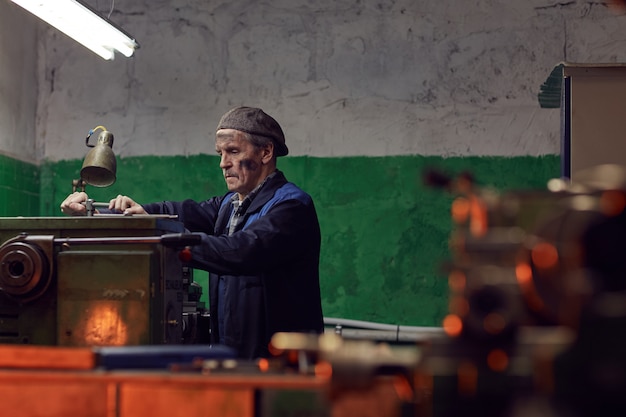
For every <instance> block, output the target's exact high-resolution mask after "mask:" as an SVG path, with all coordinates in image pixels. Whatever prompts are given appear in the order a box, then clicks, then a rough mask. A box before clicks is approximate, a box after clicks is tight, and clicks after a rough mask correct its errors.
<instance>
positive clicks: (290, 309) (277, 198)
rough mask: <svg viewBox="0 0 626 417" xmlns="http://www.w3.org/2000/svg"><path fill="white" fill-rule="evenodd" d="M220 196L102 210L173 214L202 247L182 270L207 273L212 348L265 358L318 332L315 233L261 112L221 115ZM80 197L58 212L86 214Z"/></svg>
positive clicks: (116, 203)
mask: <svg viewBox="0 0 626 417" xmlns="http://www.w3.org/2000/svg"><path fill="white" fill-rule="evenodd" d="M215 150H216V152H217V153H218V155H220V168H221V169H222V172H223V174H224V179H225V181H226V186H227V187H228V193H226V194H225V195H222V196H216V197H212V198H210V199H208V200H205V201H202V202H196V201H193V200H185V201H181V202H174V201H163V202H159V203H150V204H144V205H141V204H138V203H137V202H135V201H134V200H133V199H132V198H130V197H127V196H122V195H120V196H118V197H117V198H114V199H113V200H111V201H110V204H109V209H110V210H114V211H117V212H121V213H124V214H170V215H177V216H178V219H179V220H180V221H181V222H183V224H184V225H185V228H186V229H187V230H189V231H190V232H199V233H201V236H202V243H201V244H200V245H198V246H195V247H193V249H192V253H193V260H192V261H191V263H190V266H192V267H194V268H199V269H203V270H207V271H209V308H210V322H211V342H212V343H214V344H222V345H226V346H230V347H232V348H234V349H235V350H236V351H237V352H238V356H239V357H241V358H246V359H254V358H259V357H267V356H269V350H268V345H269V342H270V339H271V337H272V335H273V334H274V333H276V332H306V333H321V332H322V331H323V328H324V324H323V316H322V307H321V296H320V286H319V255H320V244H321V238H320V228H319V222H318V219H317V213H316V210H315V206H314V204H313V200H312V199H311V197H310V196H309V195H308V194H307V193H305V192H304V191H303V190H301V189H300V188H299V187H298V186H296V185H295V184H293V183H291V182H288V181H287V179H286V178H285V175H284V174H283V173H282V172H281V171H279V170H278V169H277V168H276V158H277V157H279V156H284V155H287V153H288V148H287V146H286V144H285V136H284V134H283V130H282V128H281V127H280V125H279V124H278V122H277V121H276V120H275V119H274V118H272V117H271V116H269V115H268V114H266V113H265V112H264V111H263V110H261V109H259V108H252V107H237V108H234V109H232V110H230V111H228V112H227V113H226V114H225V115H224V116H222V118H221V120H220V122H219V124H218V126H217V131H216V135H215ZM87 198H88V196H87V194H86V193H84V192H77V193H74V194H71V195H70V196H68V197H67V198H66V199H65V201H63V203H61V210H62V211H63V212H64V213H66V214H72V215H84V214H85V213H86V210H85V206H84V205H83V204H81V203H83V202H85V201H86V200H87Z"/></svg>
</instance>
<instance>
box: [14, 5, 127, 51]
mask: <svg viewBox="0 0 626 417" xmlns="http://www.w3.org/2000/svg"><path fill="white" fill-rule="evenodd" d="M11 1H12V2H14V3H16V4H18V5H20V6H22V7H23V8H24V9H26V10H28V11H29V12H31V13H32V14H34V15H35V16H37V17H39V18H40V19H42V20H44V21H46V22H48V23H49V24H50V25H52V26H54V27H55V28H57V29H58V30H60V31H61V32H63V33H65V34H66V35H67V36H69V37H70V38H72V39H74V40H75V41H76V42H78V43H80V44H82V45H83V46H85V47H87V48H89V49H91V50H92V51H93V52H95V53H96V54H98V55H100V56H101V57H102V58H104V59H107V60H110V59H113V58H114V57H115V51H118V52H120V53H121V54H122V55H124V56H126V57H131V56H132V55H133V53H134V52H135V49H137V48H139V44H137V42H136V41H135V40H134V39H132V38H131V37H130V36H129V35H128V34H126V33H124V32H123V31H122V30H121V29H120V28H118V27H116V26H115V25H114V24H113V23H112V22H110V21H109V20H107V19H105V18H103V17H101V16H99V15H98V14H97V13H96V12H95V11H94V10H92V9H91V8H90V7H89V6H87V5H86V4H83V3H81V2H80V1H77V0H11Z"/></svg>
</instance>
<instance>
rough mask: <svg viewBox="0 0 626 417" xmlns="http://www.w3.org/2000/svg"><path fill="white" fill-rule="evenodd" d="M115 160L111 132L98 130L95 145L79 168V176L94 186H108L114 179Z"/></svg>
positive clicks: (115, 170)
mask: <svg viewBox="0 0 626 417" xmlns="http://www.w3.org/2000/svg"><path fill="white" fill-rule="evenodd" d="M116 172H117V161H116V159H115V154H114V153H113V133H111V132H109V131H106V130H105V131H103V132H100V135H98V141H97V142H96V145H95V146H94V147H93V149H91V150H90V151H89V152H88V153H87V156H85V160H84V161H83V167H82V169H81V170H80V177H81V179H82V180H83V181H84V182H85V183H86V184H90V185H93V186H95V187H108V186H109V185H111V184H113V183H114V182H115V180H116Z"/></svg>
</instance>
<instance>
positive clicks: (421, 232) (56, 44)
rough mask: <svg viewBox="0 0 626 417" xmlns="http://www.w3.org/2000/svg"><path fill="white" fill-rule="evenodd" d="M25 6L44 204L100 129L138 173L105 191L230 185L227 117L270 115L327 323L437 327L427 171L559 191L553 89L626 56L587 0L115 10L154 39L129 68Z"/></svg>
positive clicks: (249, 0)
mask: <svg viewBox="0 0 626 417" xmlns="http://www.w3.org/2000/svg"><path fill="white" fill-rule="evenodd" d="M90 4H92V5H96V3H95V2H93V1H92V2H90ZM100 7H101V9H102V10H103V11H104V12H108V7H109V5H108V4H103V2H100ZM7 13H11V14H12V15H17V16H20V19H23V24H22V25H20V26H19V27H17V28H13V29H14V30H12V31H11V32H10V34H9V36H14V34H17V33H24V34H26V35H25V36H26V37H29V36H30V37H32V36H34V35H33V34H34V33H35V32H36V31H38V34H39V36H38V38H37V39H38V40H37V50H38V55H37V56H38V64H37V67H36V68H35V66H34V64H33V65H31V66H29V70H30V71H35V74H36V75H35V76H33V77H31V76H30V75H28V74H26V75H23V76H20V75H19V74H17V73H16V72H15V71H14V72H9V76H8V77H9V78H6V77H7V76H6V75H5V74H4V73H3V74H0V78H2V80H3V81H4V84H10V85H13V84H15V83H24V82H25V83H32V82H34V83H35V84H36V85H38V86H39V88H38V96H37V111H36V116H37V117H36V121H35V122H34V123H32V124H29V125H28V126H29V127H30V128H31V129H35V138H36V139H35V146H31V147H30V149H31V152H26V153H28V156H29V157H30V158H32V159H33V160H34V161H37V162H38V163H41V168H40V169H41V172H42V174H41V177H40V178H41V187H40V210H39V213H40V214H41V215H58V214H59V212H58V204H59V202H60V200H61V199H62V198H63V197H64V196H65V195H66V194H67V193H68V192H69V191H71V179H72V178H76V176H77V175H78V172H79V170H80V164H81V161H82V158H83V157H84V155H85V153H86V152H87V148H86V147H85V146H84V138H85V136H86V134H87V132H88V130H89V129H91V128H93V127H95V126H97V125H104V126H106V127H107V128H108V129H109V130H111V131H112V132H113V133H114V134H115V144H114V150H115V152H116V154H117V155H118V163H119V165H120V168H119V169H118V182H117V183H116V184H115V185H114V186H113V187H111V188H106V189H92V190H90V193H91V194H92V196H95V197H96V199H98V200H106V199H108V198H109V197H111V196H112V195H115V194H117V193H124V194H129V195H132V196H134V197H136V198H137V199H138V200H139V201H146V202H147V201H152V200H154V199H162V198H172V199H179V198H184V197H192V198H197V199H201V198H206V197H208V196H210V195H213V194H215V193H220V192H223V190H224V188H223V181H222V180H221V178H220V177H219V169H218V167H217V158H216V157H215V156H210V155H212V154H213V152H214V150H213V149H214V148H213V133H214V130H215V125H216V123H217V121H218V119H219V117H220V115H221V114H222V113H224V112H225V111H226V110H227V109H229V108H230V107H233V106H236V105H241V104H246V105H254V106H260V107H263V108H264V109H265V110H266V111H268V112H269V113H270V114H272V115H274V116H275V117H276V118H277V119H278V120H279V121H280V122H281V123H282V125H283V127H284V130H285V133H286V135H287V143H288V145H289V147H290V150H291V153H290V156H288V157H286V158H284V159H282V160H280V161H279V167H280V168H281V169H283V170H285V172H286V173H287V175H288V177H289V178H290V179H292V180H294V181H295V182H297V183H298V184H300V185H302V186H303V187H304V188H305V189H307V190H308V191H310V192H311V194H312V196H313V197H314V199H315V200H316V203H317V208H318V211H319V214H320V222H321V225H322V230H323V233H324V243H323V249H322V250H323V253H322V286H323V288H322V291H323V297H324V309H325V314H326V315H327V316H341V317H347V318H353V319H362V320H374V321H383V322H395V323H400V324H407V325H436V324H439V320H440V318H441V317H442V315H443V314H444V312H445V310H446V307H447V304H446V302H447V301H446V300H447V288H446V284H445V280H443V279H442V275H445V274H444V273H443V272H442V268H441V266H442V264H443V261H444V260H445V257H446V256H447V237H448V235H449V233H450V220H449V214H448V207H449V203H450V196H447V195H445V194H443V193H441V192H435V191H433V190H428V189H426V188H425V187H424V186H423V185H422V184H421V178H420V177H421V173H422V171H423V169H424V168H427V167H429V166H434V167H439V168H442V169H444V170H449V171H451V172H458V171H461V170H470V171H472V172H475V173H476V174H477V177H478V178H479V179H480V181H481V183H482V184H489V185H494V186H497V187H498V188H501V189H506V188H509V189H510V188H515V187H519V188H526V187H528V188H542V187H543V186H544V184H545V182H546V181H547V179H549V178H550V177H553V176H556V175H558V168H559V160H558V153H559V124H560V116H559V111H558V110H557V109H550V110H549V109H541V108H540V107H539V104H538V101H537V93H538V91H539V86H540V85H541V83H543V82H544V81H545V79H546V77H547V76H548V74H549V73H550V71H551V70H552V68H553V67H554V65H555V64H557V63H558V62H560V61H570V62H623V61H625V58H626V48H624V43H625V40H626V18H625V17H624V16H619V15H616V14H614V13H612V12H611V11H610V10H609V9H608V8H607V7H606V5H605V4H603V3H597V2H587V1H568V2H562V1H560V2H559V1H555V0H543V1H539V0H529V1H518V2H512V1H509V0H478V1H473V2H460V1H452V0H428V1H426V0H424V1H415V0H396V1H391V0H389V1H373V0H351V1H347V0H326V1H317V2H311V1H306V0H278V1H259V0H233V1H222V0H212V1H203V2H200V1H196V2H189V1H159V0H150V1H148V0H137V1H132V2H131V1H116V2H115V10H114V11H113V13H112V14H111V19H112V20H113V21H115V22H116V23H117V24H119V25H120V26H122V27H123V28H124V29H125V30H126V31H128V32H130V33H131V34H132V35H134V36H135V37H136V38H137V40H138V42H139V43H140V44H141V48H140V49H139V50H138V51H137V53H136V55H135V56H134V57H133V58H131V59H125V58H123V57H121V56H118V58H116V59H115V60H114V61H111V62H109V61H103V60H102V59H101V58H99V57H98V56H96V55H94V54H92V53H91V52H89V51H88V50H86V49H84V48H83V47H82V46H80V45H78V44H76V43H75V42H73V41H72V40H70V39H68V38H67V37H65V36H64V35H62V34H60V33H58V32H57V31H56V30H54V29H51V28H48V27H46V26H45V25H40V24H36V23H35V21H34V18H30V17H28V16H26V15H25V12H24V13H22V12H20V11H19V10H17V8H16V6H15V5H13V4H11V3H8V2H4V1H2V2H0V16H5V15H6V14H7ZM5 27H9V26H5V25H1V26H0V36H2V37H3V38H4V37H6V36H7V32H6V29H5ZM2 45H3V46H2V49H4V53H7V51H9V52H8V53H9V55H10V56H12V57H13V59H18V58H21V55H20V54H21V52H17V51H13V52H11V50H10V49H8V48H10V46H6V45H5V43H4V42H3V43H2ZM1 53H3V52H2V51H0V54H1ZM2 56H4V55H2ZM0 85H3V84H0ZM3 96H4V94H3ZM1 101H2V102H3V103H4V105H5V106H7V104H6V100H4V99H2V100H1ZM8 107H10V109H9V110H3V112H2V113H3V114H5V113H6V114H11V112H12V113H13V114H18V113H19V112H18V111H16V108H15V106H14V105H13V104H9V105H8ZM0 117H5V116H0ZM23 136H24V140H28V137H29V133H28V132H24V133H23ZM3 146H6V149H3V150H5V151H7V152H8V153H11V154H18V153H20V152H21V151H20V150H19V147H20V146H22V142H15V143H13V144H9V145H3ZM202 154H209V156H206V155H202ZM3 213H5V214H6V213H9V214H11V215H18V214H20V212H19V211H17V208H16V209H14V210H11V211H5V212H3ZM0 214H2V213H0Z"/></svg>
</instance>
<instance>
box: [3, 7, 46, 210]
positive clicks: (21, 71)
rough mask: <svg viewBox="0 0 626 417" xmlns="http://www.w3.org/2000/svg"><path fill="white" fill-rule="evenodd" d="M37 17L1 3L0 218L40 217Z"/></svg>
mask: <svg viewBox="0 0 626 417" xmlns="http://www.w3.org/2000/svg"><path fill="white" fill-rule="evenodd" d="M34 28H35V26H34V25H33V19H31V18H30V17H29V16H26V15H25V14H24V13H23V12H22V11H21V10H17V8H16V7H8V5H6V4H5V2H4V1H3V2H2V3H0V215H16V214H22V215H37V214H38V213H39V168H38V166H37V159H38V158H37V156H36V152H35V144H36V142H35V129H36V109H37V78H38V77H37V39H36V34H35V31H34V30H33V29H34Z"/></svg>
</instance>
